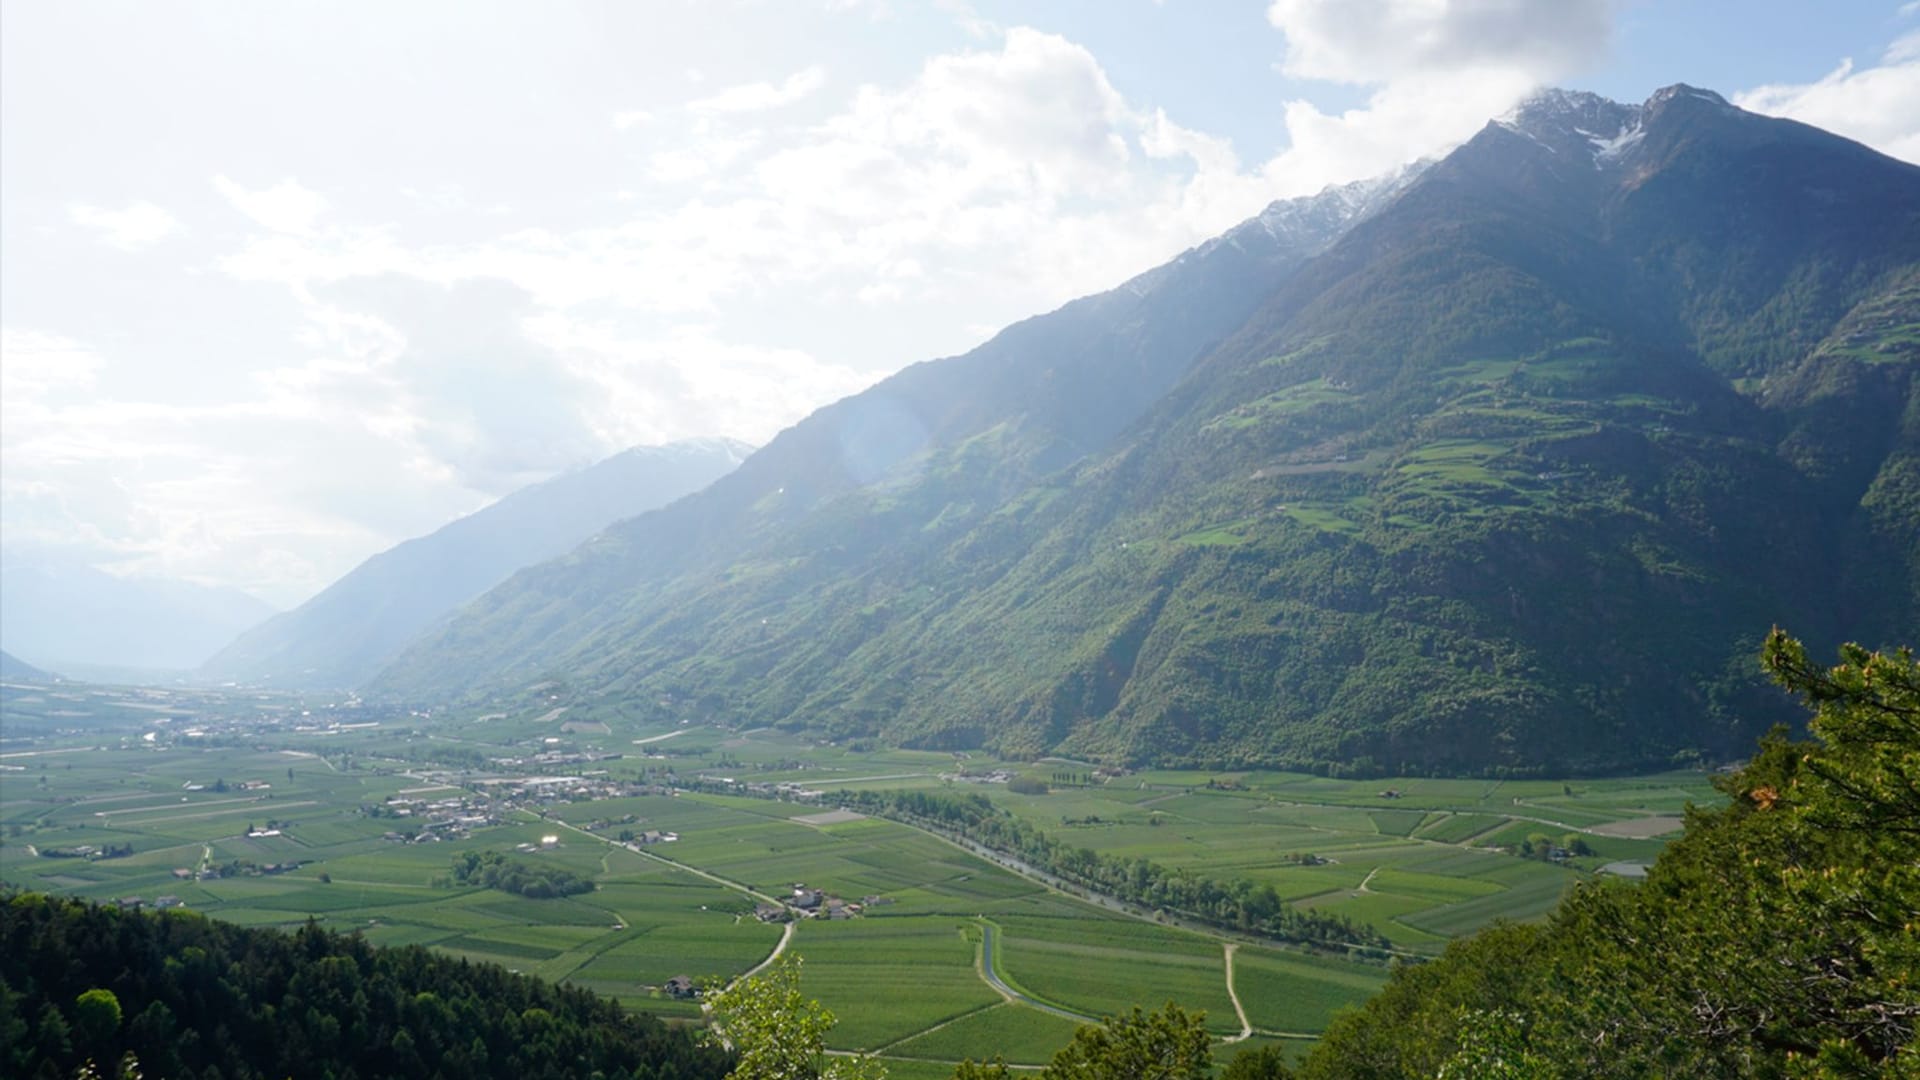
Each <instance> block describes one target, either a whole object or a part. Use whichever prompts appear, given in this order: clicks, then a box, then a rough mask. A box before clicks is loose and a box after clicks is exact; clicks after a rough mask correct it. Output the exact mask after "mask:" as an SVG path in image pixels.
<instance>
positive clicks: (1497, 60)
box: [1261, 0, 1617, 195]
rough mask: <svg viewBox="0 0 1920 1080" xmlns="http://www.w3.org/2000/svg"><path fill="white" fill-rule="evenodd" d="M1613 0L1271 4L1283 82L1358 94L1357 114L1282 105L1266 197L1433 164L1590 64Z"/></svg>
mask: <svg viewBox="0 0 1920 1080" xmlns="http://www.w3.org/2000/svg"><path fill="white" fill-rule="evenodd" d="M1616 7H1617V4H1616V3H1615V0H1272V3H1271V4H1270V5H1269V6H1268V8H1267V19H1268V21H1269V22H1271V23H1272V24H1273V26H1274V27H1275V28H1276V29H1278V30H1280V31H1281V32H1282V33H1283V34H1285V35H1286V46H1285V50H1284V53H1283V59H1282V61H1281V64H1280V68H1281V70H1282V71H1284V72H1285V73H1286V74H1288V75H1292V76H1295V77H1297V78H1305V79H1321V80H1330V81H1334V82H1340V83H1348V84H1353V85H1359V86H1365V87H1370V88H1371V89H1370V91H1369V93H1368V97H1367V100H1366V102H1365V104H1364V105H1362V106H1360V107H1358V108H1352V109H1348V110H1345V111H1342V112H1338V113H1328V112H1326V111H1325V110H1323V109H1321V108H1320V107H1319V106H1318V105H1315V104H1314V103H1312V102H1310V101H1307V100H1304V99H1296V100H1293V101H1289V102H1287V103H1286V105H1285V117H1286V126H1287V135H1288V146H1287V148H1286V149H1285V150H1284V151H1282V152H1281V153H1280V154H1279V155H1278V156H1276V157H1275V158H1274V159H1273V160H1272V161H1269V162H1267V163H1266V165H1265V166H1264V167H1263V168H1262V170H1261V171H1262V173H1263V175H1264V176H1266V177H1267V178H1268V179H1269V180H1270V181H1271V184H1272V188H1273V190H1274V191H1275V193H1276V194H1281V195H1302V194H1308V193H1311V192H1313V191H1316V190H1318V189H1320V188H1321V187H1324V186H1325V185H1327V184H1331V183H1339V182H1342V181H1347V180H1354V179H1358V178H1361V177H1364V176H1370V175H1376V174H1378V173H1381V172H1384V171H1387V170H1389V169H1392V168H1394V167H1396V166H1399V165H1403V164H1405V163H1407V162H1409V161H1413V160H1416V159H1418V158H1422V157H1429V156H1434V155H1438V154H1441V153H1444V152H1445V151H1447V150H1448V149H1450V148H1452V147H1453V146H1455V145H1457V144H1459V143H1460V142H1462V141H1464V140H1465V139H1467V138H1468V137H1470V136H1471V135H1473V133H1474V132H1475V131H1477V130H1479V128H1480V127H1481V126H1483V125H1484V124H1485V123H1486V121H1487V120H1488V118H1490V117H1493V116H1496V115H1498V114H1500V113H1502V112H1504V111H1506V110H1507V109H1508V108H1509V107H1510V106H1512V105H1513V104H1514V103H1515V102H1516V101H1518V100H1519V99H1520V98H1521V97H1523V96H1524V95H1525V94H1527V93H1528V92H1529V91H1530V90H1532V89H1534V88H1535V87H1537V86H1540V85H1542V84H1545V83H1551V82H1554V81H1556V80H1560V79H1564V78H1566V77H1568V76H1569V75H1574V74H1577V73H1579V72H1581V71H1583V70H1585V69H1586V68H1588V67H1590V66H1592V65H1595V64H1597V63H1598V62H1599V61H1601V60H1602V59H1603V58H1604V56H1605V55H1606V53H1607V50H1608V49H1609V47H1610V45H1611V41H1612V29H1613V14H1614V10H1615V8H1616Z"/></svg>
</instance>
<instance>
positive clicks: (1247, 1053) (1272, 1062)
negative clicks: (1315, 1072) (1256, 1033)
mask: <svg viewBox="0 0 1920 1080" xmlns="http://www.w3.org/2000/svg"><path fill="white" fill-rule="evenodd" d="M1220 1080H1293V1070H1292V1069H1291V1068H1288V1067H1287V1054H1286V1051H1285V1050H1283V1049H1281V1048H1280V1047H1279V1046H1278V1045H1276V1044H1273V1043H1269V1044H1267V1045H1265V1046H1255V1047H1249V1048H1248V1049H1245V1050H1242V1051H1240V1052H1239V1053H1237V1054H1235V1055H1233V1060H1231V1061H1229V1062H1227V1067H1226V1068H1225V1069H1222V1070H1221V1071H1220Z"/></svg>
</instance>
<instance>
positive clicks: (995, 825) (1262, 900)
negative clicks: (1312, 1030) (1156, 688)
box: [839, 791, 1388, 950]
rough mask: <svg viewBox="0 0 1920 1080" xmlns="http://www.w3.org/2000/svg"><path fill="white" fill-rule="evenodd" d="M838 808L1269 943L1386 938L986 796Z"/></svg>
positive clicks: (1374, 944) (870, 798)
mask: <svg viewBox="0 0 1920 1080" xmlns="http://www.w3.org/2000/svg"><path fill="white" fill-rule="evenodd" d="M839 800H840V805H842V806H845V807H847V808H849V809H854V810H858V811H860V812H862V813H866V814H873V815H876V816H879V817H889V818H894V819H897V820H901V821H905V822H908V823H910V824H914V825H919V826H922V827H924V828H930V829H933V830H936V831H938V832H944V833H951V834H953V835H956V836H960V837H963V838H965V839H967V840H970V841H972V842H973V843H976V844H979V845H980V846H982V847H985V848H988V849H991V850H993V851H997V852H1000V853H1002V854H1004V855H1009V856H1012V857H1013V858H1016V859H1019V860H1020V861H1022V862H1024V863H1026V864H1027V865H1029V866H1032V867H1034V868H1035V869H1037V870H1041V871H1043V872H1045V873H1048V874H1052V875H1053V876H1055V877H1058V878H1060V879H1062V880H1064V881H1068V882H1071V883H1072V884H1075V885H1078V886H1080V887H1082V888H1085V889H1088V890H1090V891H1093V892H1097V893H1102V894H1104V895H1107V896H1111V897H1114V898H1115V899H1118V900H1122V901H1125V902H1127V903H1130V904H1137V905H1140V906H1141V907H1147V908H1153V909H1155V910H1160V911H1166V912H1170V913H1173V914H1176V915H1179V916H1182V917H1184V918H1187V919H1191V920H1193V921H1195V922H1201V923H1206V924H1208V925H1210V926H1216V927H1219V928H1222V929H1226V930H1232V931H1235V932H1238V933H1243V934H1252V935H1255V936H1258V937H1264V938H1269V939H1272V940H1275V941H1285V942H1294V943H1299V944H1307V945H1321V946H1330V947H1341V948H1345V947H1347V946H1359V947H1361V948H1363V949H1369V950H1372V949H1377V950H1385V949H1386V948H1387V944H1388V943H1387V939H1386V937H1385V936H1383V935H1382V934H1381V933H1380V932H1379V931H1378V930H1375V929H1374V928H1373V927H1372V926H1369V925H1367V924H1365V923H1357V922H1354V921H1353V920H1352V919H1350V918H1348V917H1346V916H1344V915H1333V914H1327V913H1324V912H1316V911H1303V910H1301V909H1299V908H1296V907H1294V906H1292V905H1291V904H1288V903H1287V902H1286V901H1285V900H1284V899H1282V898H1281V896H1280V894H1279V893H1278V892H1277V891H1275V889H1274V888H1273V886H1272V885H1268V884H1263V883H1256V882H1252V881H1248V880H1246V879H1244V878H1235V879H1232V880H1224V881H1223V880H1221V879H1219V878H1214V877H1209V876H1207V875H1205V874H1197V873H1193V872H1191V871H1186V870H1177V869H1174V868H1171V867H1167V866H1162V865H1161V864H1159V863H1156V862H1153V861H1151V860H1148V859H1143V858H1138V857H1136V858H1124V857H1121V856H1116V855H1104V854H1101V853H1100V852H1097V851H1093V850H1091V849H1089V848H1083V847H1076V846H1074V845H1071V844H1068V843H1065V842H1063V841H1061V840H1058V839H1056V838H1054V837H1051V836H1048V835H1047V834H1046V833H1045V832H1043V831H1041V830H1040V829H1039V828H1038V827H1036V826H1034V825H1032V824H1030V823H1028V822H1026V821H1022V820H1021V819H1019V818H1017V817H1014V816H1013V815H1012V814H1010V813H1008V812H1007V811H1005V810H1002V809H1000V808H998V807H996V806H994V805H993V802H992V801H991V800H990V799H988V798H987V797H986V796H985V795H982V794H979V793H978V792H969V793H967V794H965V795H955V794H951V793H948V792H942V791H847V792H841V793H840V795H839Z"/></svg>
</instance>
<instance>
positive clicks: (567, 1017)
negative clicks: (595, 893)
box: [0, 893, 730, 1080]
mask: <svg viewBox="0 0 1920 1080" xmlns="http://www.w3.org/2000/svg"><path fill="white" fill-rule="evenodd" d="M116 1004H117V1008H118V1009H119V1010H121V1011H122V1013H123V1016H124V1019H123V1020H122V1021H120V1022H118V1023H116V1024H115V1025H114V1027H109V1022H110V1021H113V1020H114V1019H115V1017H114V1012H115V1007H116ZM27 1017H32V1018H33V1020H32V1028H31V1031H30V1032H29V1031H28V1029H27V1027H26V1025H25V1023H24V1022H23V1021H24V1020H25V1018H27ZM114 1028H117V1029H118V1030H117V1033H115V1030H114ZM0 1036H4V1038H0V1072H4V1073H5V1074H6V1075H8V1076H66V1075H72V1074H73V1073H74V1071H75V1070H76V1069H77V1068H79V1067H80V1066H81V1065H82V1063H83V1062H85V1061H88V1060H91V1061H92V1062H95V1063H98V1062H123V1063H124V1062H125V1061H126V1060H127V1055H132V1056H134V1057H135V1058H137V1061H138V1063H139V1067H140V1068H142V1069H144V1070H145V1071H146V1072H148V1073H149V1074H150V1075H153V1076H162V1077H187V1076H191V1077H195V1078H196V1080H217V1078H222V1077H232V1078H236V1080H237V1078H243V1077H261V1076H269V1077H272V1076H329V1075H331V1076H349V1075H352V1076H358V1077H360V1078H362V1080H372V1078H375V1077H393V1078H396V1080H398V1078H402V1077H406V1078H411V1077H421V1076H433V1075H443V1076H474V1077H485V1076H493V1077H510V1078H513V1080H548V1078H551V1080H560V1078H562V1077H577V1076H588V1075H600V1076H603V1077H605V1078H606V1080H618V1078H627V1080H642V1078H645V1080H665V1078H667V1077H677V1078H679V1080H719V1078H720V1077H721V1076H722V1075H724V1074H725V1073H726V1071H727V1068H728V1065H729V1064H730V1062H729V1061H728V1059H727V1057H726V1055H724V1054H723V1053H720V1052H718V1051H715V1050H711V1049H706V1048H702V1047H699V1046H697V1045H695V1043H694V1041H693V1039H692V1037H691V1035H689V1034H688V1033H687V1032H686V1031H684V1030H682V1029H674V1028H669V1027H667V1026H666V1025H665V1024H663V1023H661V1022H660V1021H658V1020H656V1019H654V1018H652V1017H648V1016H640V1015H634V1014H629V1013H627V1012H625V1011H623V1010H622V1009H621V1008H619V1007H618V1006H617V1005H615V1004H614V1003H613V1002H611V1001H609V1000H607V999H604V998H600V997H596V996H595V995H593V994H590V993H588V992H586V991H584V990H580V989H577V988H573V987H557V986H553V985H550V984H547V983H542V982H539V981H537V980H534V979H531V978H527V977H524V976H519V975H513V974H510V973H508V972H507V971H506V970H505V969H503V968H500V967H498V966H495V965H492V964H476V963H472V962H470V961H465V960H457V959H452V958H448V957H444V956H438V955H435V954H433V953H429V952H428V951H426V950H425V949H421V948H417V947H407V948H395V949H379V948H374V947H372V946H370V945H368V944H367V943H366V942H364V941H361V940H360V939H358V938H354V937H341V936H338V935H335V934H330V933H327V932H325V931H322V930H320V929H319V928H318V927H316V926H313V925H312V924H309V925H308V926H307V927H306V928H305V929H303V930H301V931H299V932H298V933H295V934H283V933H279V932H276V931H268V930H249V929H243V928H241V927H237V926H232V925H229V924H226V923H220V922H215V921H212V920H209V919H205V918H202V917H199V916H193V915H185V914H179V913H163V914H152V913H140V912H131V911H122V910H119V909H118V908H110V907H96V906H93V905H89V904H85V903H82V902H79V901H75V900H65V899H59V898H54V897H48V896H43V895H39V894H33V893H22V894H14V895H9V896H5V897H4V898H0ZM95 1068H96V1071H98V1069H97V1066H96V1067H95ZM122 1071H124V1069H123V1070H122Z"/></svg>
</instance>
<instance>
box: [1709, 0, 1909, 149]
mask: <svg viewBox="0 0 1920 1080" xmlns="http://www.w3.org/2000/svg"><path fill="white" fill-rule="evenodd" d="M1910 8H1913V5H1908V6H1907V7H1905V8H1902V9H1901V11H1902V13H1903V14H1906V13H1909V9H1910ZM1733 103H1734V104H1735V105H1738V106H1740V107H1741V108H1743V109H1750V110H1752V111H1754V112H1759V113H1766V114H1768V115H1770V116H1784V117H1786V118H1788V119H1790V120H1799V121H1801V122H1802V123H1807V124H1812V125H1814V126H1815V127H1821V128H1826V129H1827V130H1828V131H1832V132H1836V133H1838V134H1841V135H1845V136H1847V137H1848V138H1852V139H1858V140H1859V141H1861V142H1863V143H1866V144H1867V145H1868V146H1871V147H1873V148H1874V149H1876V150H1879V151H1880V152H1881V153H1884V154H1890V155H1892V156H1894V157H1897V158H1901V159H1903V160H1906V161H1911V162H1920V30H1916V31H1910V32H1908V33H1907V34H1905V35H1903V36H1901V37H1900V38H1898V39H1896V40H1895V41H1894V42H1893V44H1892V45H1890V46H1888V47H1887V50H1886V52H1885V53H1884V54H1882V56H1881V57H1880V63H1878V64H1876V65H1873V66H1870V67H1865V68H1857V67H1855V66H1854V63H1853V61H1852V60H1851V59H1847V60H1842V61H1840V63H1839V64H1838V65H1837V66H1836V67H1835V68H1834V69H1833V70H1832V71H1830V72H1828V73H1827V74H1826V75H1825V76H1824V77H1822V78H1820V79H1819V80H1817V81H1815V82H1810V83H1798V84H1792V83H1776V84H1770V85H1766V86H1757V87H1754V88H1753V89H1751V90H1748V91H1745V92H1744V93H1739V94H1735V95H1734V97H1733Z"/></svg>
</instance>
